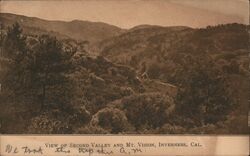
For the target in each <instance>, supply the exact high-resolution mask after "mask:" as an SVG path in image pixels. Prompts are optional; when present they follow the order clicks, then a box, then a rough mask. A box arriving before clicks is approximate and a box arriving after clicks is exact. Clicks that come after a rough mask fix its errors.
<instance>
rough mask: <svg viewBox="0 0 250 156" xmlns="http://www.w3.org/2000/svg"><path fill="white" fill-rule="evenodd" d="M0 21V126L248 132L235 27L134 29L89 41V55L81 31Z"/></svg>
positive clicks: (242, 36) (240, 30)
mask: <svg viewBox="0 0 250 156" xmlns="http://www.w3.org/2000/svg"><path fill="white" fill-rule="evenodd" d="M1 23H2V26H1V28H2V29H1V40H0V47H1V51H0V83H1V91H0V109H1V110H4V111H2V113H1V115H0V119H1V133H34V134H37V133H39V134H45V133H46V134H58V133H63V134H65V133H69V134H72V133H74V134H75V133H81V134H89V133H94V134H109V133H113V134H117V133H125V134H134V133H135V134H245V133H248V127H247V113H248V109H247V108H248V98H249V94H250V85H249V84H250V83H249V76H250V75H249V58H248V55H249V49H248V45H249V38H248V34H247V30H248V28H247V27H246V26H244V25H239V24H227V25H219V26H214V27H207V28H203V29H193V28H188V27H159V26H139V27H135V28H133V29H131V30H128V31H127V32H123V33H121V34H120V35H118V36H116V35H114V36H113V35H112V36H113V37H111V38H110V36H109V37H108V38H106V37H105V39H104V38H100V39H96V40H95V41H94V42H93V41H92V40H91V39H90V42H92V43H93V45H94V46H95V48H96V49H97V51H98V52H99V55H97V56H94V55H93V54H92V52H91V50H89V48H88V45H87V44H85V43H87V42H88V41H87V40H85V39H88V38H85V37H84V36H82V38H81V39H84V40H78V38H77V37H76V38H74V35H73V36H71V35H69V36H70V38H61V37H58V35H57V33H60V32H55V33H56V34H55V33H51V34H50V35H48V33H45V34H43V33H42V32H39V33H38V34H36V35H34V34H33V35H31V34H27V33H25V29H27V30H29V28H27V27H25V26H24V27H23V25H22V24H19V23H14V24H13V25H11V26H9V23H7V24H5V20H4V21H1ZM45 23H46V22H45ZM91 28H92V27H91ZM72 30H75V28H74V27H73V28H72ZM46 31H47V30H46ZM84 31H85V28H84V27H82V28H79V29H77V32H84ZM62 32H64V30H63V31H62ZM83 34H84V33H83Z"/></svg>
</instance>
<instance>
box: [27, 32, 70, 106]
mask: <svg viewBox="0 0 250 156" xmlns="http://www.w3.org/2000/svg"><path fill="white" fill-rule="evenodd" d="M69 69H70V55H69V54H68V53H66V52H65V51H64V50H63V45H62V43H61V42H60V41H58V40H57V39H56V38H55V37H51V36H48V35H42V36H40V37H39V39H38V42H37V45H36V46H35V48H34V60H33V67H32V72H33V74H34V79H33V81H34V84H35V86H36V87H38V88H40V89H41V92H40V93H39V96H40V101H41V109H44V106H45V103H47V104H49V103H50V104H55V103H60V102H62V103H63V102H65V101H63V100H62V99H63V96H62V94H65V93H66V90H67V88H66V86H67V85H66V84H67V82H68V79H67V76H66V75H67V71H69ZM48 92H50V93H49V94H48Z"/></svg>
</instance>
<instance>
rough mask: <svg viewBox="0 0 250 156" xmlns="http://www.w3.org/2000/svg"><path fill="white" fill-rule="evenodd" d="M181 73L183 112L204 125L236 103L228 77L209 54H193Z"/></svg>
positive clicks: (179, 104)
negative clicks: (227, 86)
mask: <svg viewBox="0 0 250 156" xmlns="http://www.w3.org/2000/svg"><path fill="white" fill-rule="evenodd" d="M178 73H179V74H178V76H177V77H179V80H178V82H179V84H178V85H179V91H178V94H177V97H176V105H177V112H178V113H179V115H181V116H184V117H187V118H191V119H193V120H194V121H195V123H196V124H197V125H201V126H202V125H204V124H210V123H216V122H218V121H220V120H223V119H224V118H225V117H226V115H227V114H228V113H229V111H230V110H231V109H232V106H233V102H232V99H231V98H230V96H229V94H228V93H227V90H226V86H225V79H226V77H225V75H224V74H223V73H221V72H220V70H219V67H217V66H216V65H215V63H214V62H213V61H212V60H211V59H210V58H209V57H208V56H207V55H203V56H192V57H189V59H187V60H186V62H185V63H183V68H182V69H181V70H180V71H179V72H178Z"/></svg>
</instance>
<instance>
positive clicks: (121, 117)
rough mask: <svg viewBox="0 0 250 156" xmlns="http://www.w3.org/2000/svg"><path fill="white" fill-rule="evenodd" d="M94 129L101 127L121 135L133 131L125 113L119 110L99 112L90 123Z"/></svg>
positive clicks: (109, 109)
mask: <svg viewBox="0 0 250 156" xmlns="http://www.w3.org/2000/svg"><path fill="white" fill-rule="evenodd" d="M90 124H91V125H92V126H94V127H98V126H100V127H101V128H103V129H105V130H107V131H108V132H110V133H121V132H125V131H128V130H131V129H132V127H131V125H130V124H129V122H128V120H127V117H126V115H125V113H124V112H123V111H121V110H119V109H117V108H104V109H102V110H100V111H99V112H97V113H96V114H95V115H94V116H93V117H92V120H91V122H90Z"/></svg>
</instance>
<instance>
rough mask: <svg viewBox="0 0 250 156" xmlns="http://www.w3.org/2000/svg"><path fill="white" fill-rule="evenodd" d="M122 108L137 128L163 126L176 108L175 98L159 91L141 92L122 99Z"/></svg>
mask: <svg viewBox="0 0 250 156" xmlns="http://www.w3.org/2000/svg"><path fill="white" fill-rule="evenodd" d="M122 107H123V108H122V109H123V110H124V111H125V113H126V116H127V117H128V120H129V122H130V123H131V124H133V125H134V126H135V127H136V129H137V130H139V129H142V127H144V126H145V125H148V127H151V128H156V127H160V126H162V125H163V124H164V123H165V122H166V121H167V118H168V116H169V114H171V113H172V111H173V109H174V103H173V100H172V99H171V98H170V97H168V96H166V95H164V94H160V93H159V94H158V93H149V94H139V95H133V96H129V97H127V98H124V99H123V100H122Z"/></svg>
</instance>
